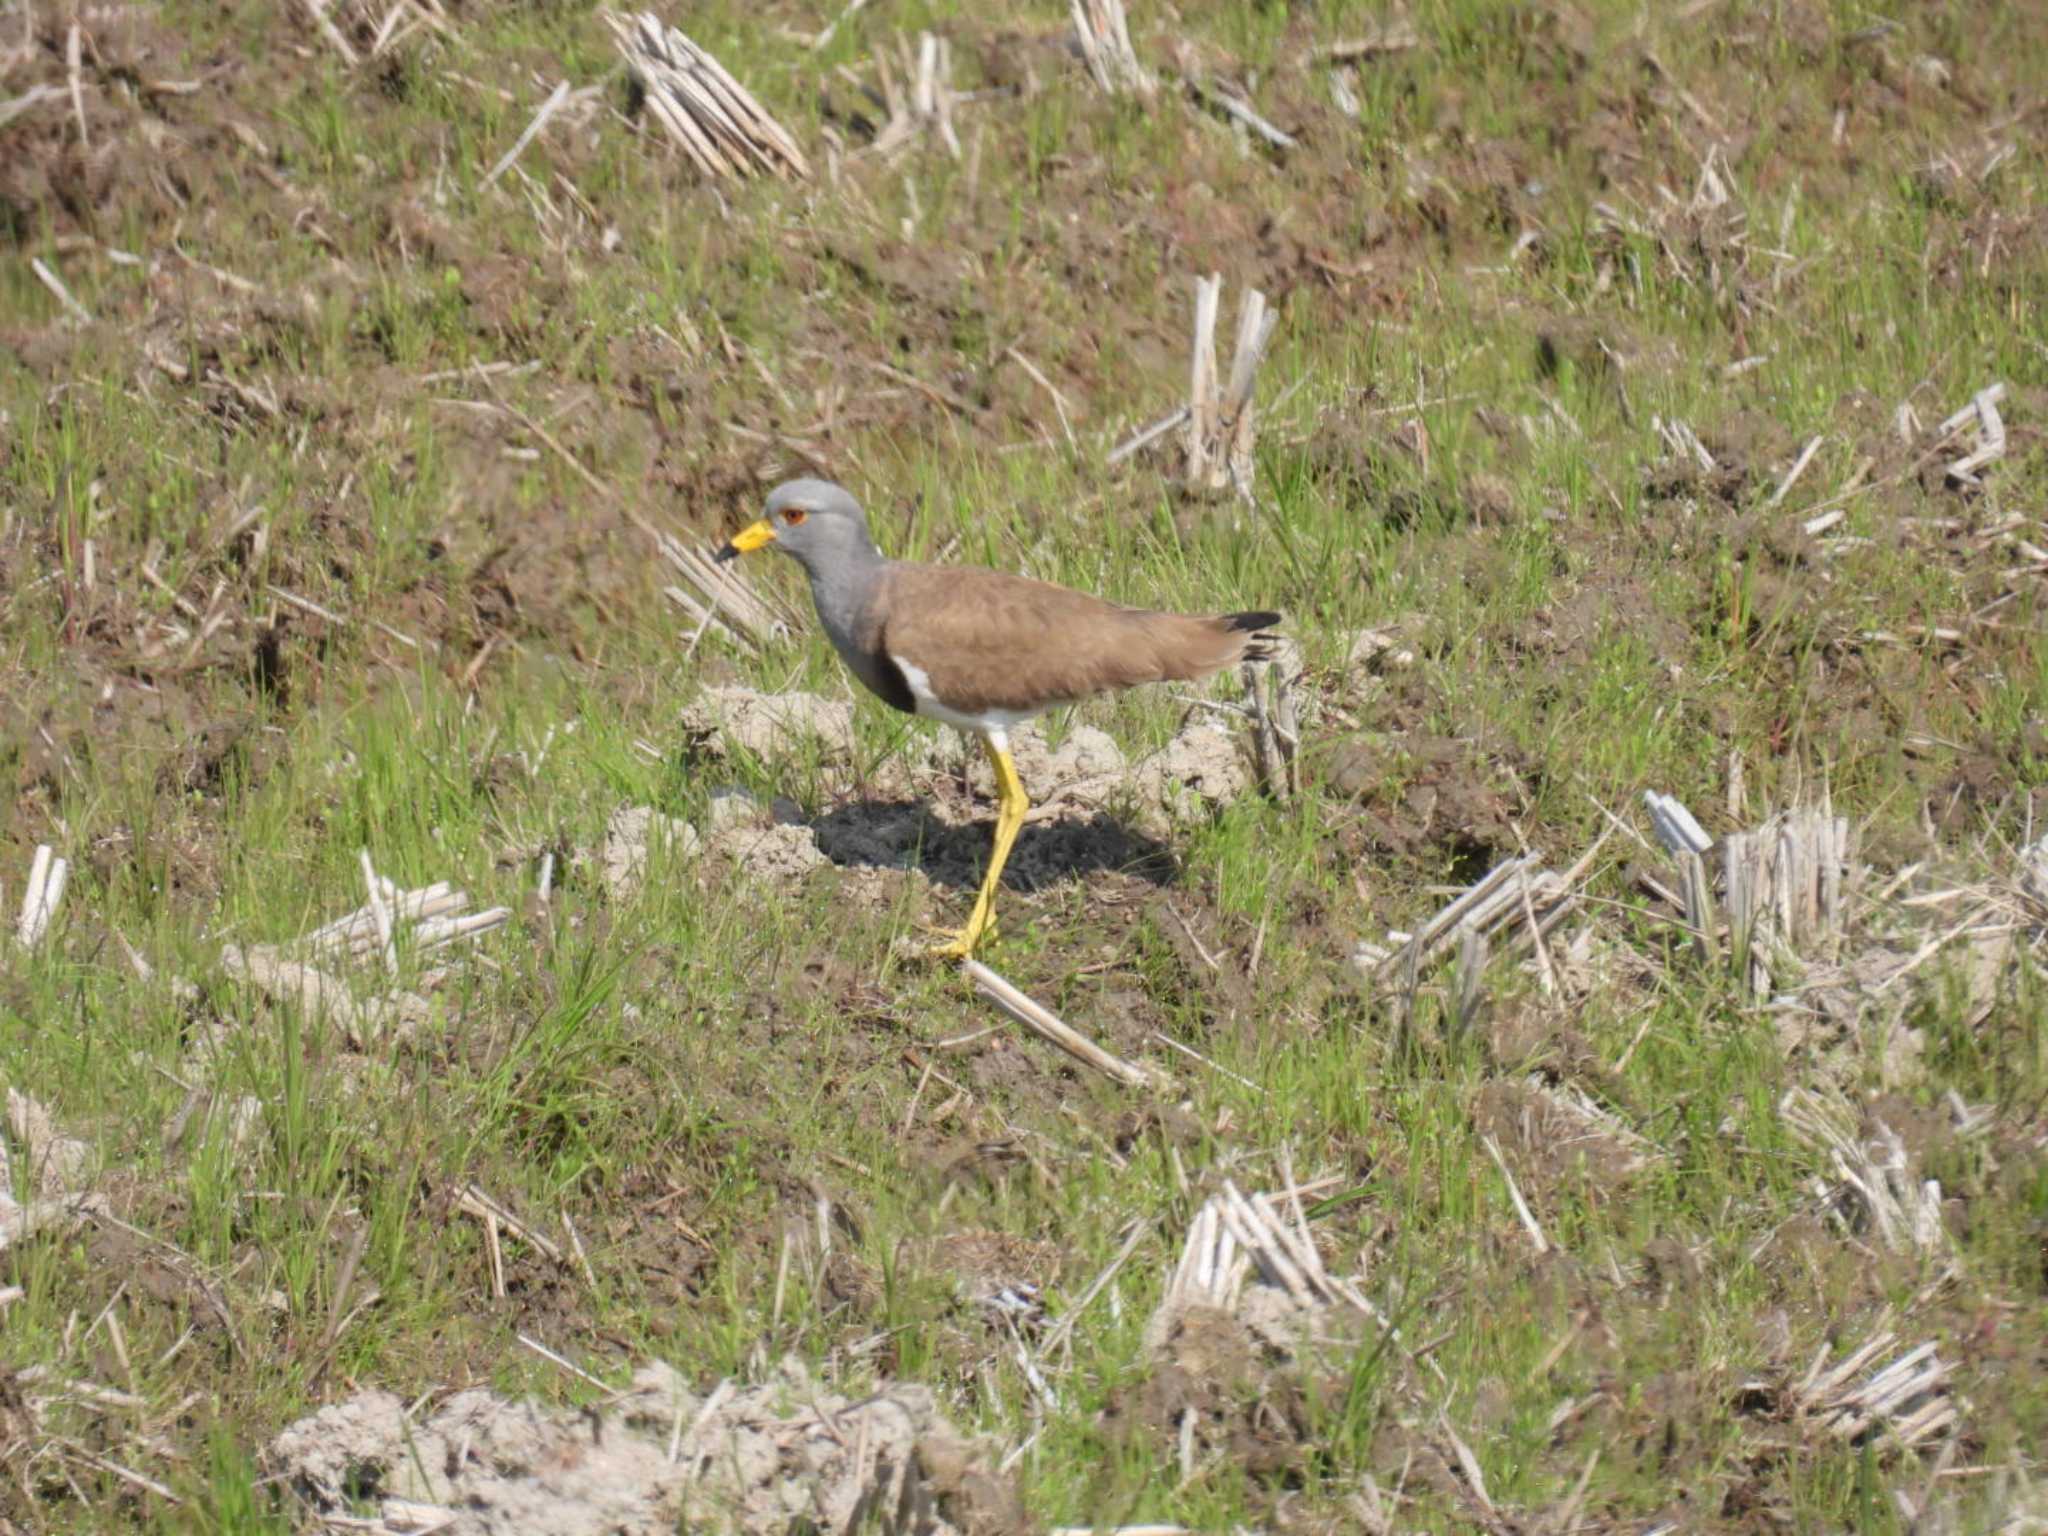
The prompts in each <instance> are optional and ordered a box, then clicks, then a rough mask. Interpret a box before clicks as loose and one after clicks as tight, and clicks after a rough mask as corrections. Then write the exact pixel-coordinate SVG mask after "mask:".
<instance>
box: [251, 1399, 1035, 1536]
mask: <svg viewBox="0 0 2048 1536" xmlns="http://www.w3.org/2000/svg"><path fill="white" fill-rule="evenodd" d="M265 1460H266V1462H267V1463H268V1465H269V1467H270V1469H271V1471H272V1473H273V1474H274V1475H275V1476H277V1477H279V1478H281V1479H284V1480H286V1481H288V1482H289V1484H290V1486H291V1487H292V1488H293V1489H294V1490H295V1491H296V1492H297V1493H298V1494H299V1495H300V1496H301V1497H302V1498H304V1499H305V1500H306V1501H307V1502H308V1503H309V1504H310V1505H311V1506H312V1507H313V1509H314V1510H316V1511H318V1512H319V1514H320V1515H322V1516H323V1517H328V1516H348V1515H351V1514H355V1513H357V1512H358V1511H359V1510H360V1509H361V1508H362V1507H363V1506H366V1505H371V1506H374V1507H376V1508H378V1510H379V1512H380V1515H381V1521H380V1522H379V1524H378V1525H376V1526H375V1527H365V1528H369V1529H378V1530H383V1531H389V1532H398V1531H404V1530H425V1529H436V1530H440V1531H443V1532H445V1533H447V1536H512V1533H514V1532H520V1533H524V1532H531V1531H547V1532H550V1533H552V1536H666V1533H669V1532H672V1531H675V1530H677V1529H684V1530H692V1531H718V1532H730V1533H753V1532H760V1533H763V1536H767V1533H771V1532H772V1533H775V1536H782V1533H784V1532H787V1531H791V1530H797V1529H814V1530H833V1531H850V1530H854V1529H857V1528H862V1527H864V1526H866V1525H867V1523H868V1522H870V1521H872V1522H874V1523H875V1525H876V1526H877V1527H878V1528H879V1529H882V1530H885V1531H911V1530H915V1531H918V1532H931V1533H935V1536H947V1533H952V1532H984V1531H985V1532H998V1531H1011V1530H1023V1529H1025V1528H1026V1523H1025V1521H1024V1518H1023V1511H1022V1508H1021V1506H1020V1505H1019V1503H1018V1500H1017V1496H1016V1493H1015V1490H1014V1488H1013V1487H1012V1486H1011V1485H1009V1484H1008V1483H1006V1482H1004V1481H1003V1480H1001V1479H999V1478H998V1477H996V1476H995V1475H994V1474H992V1473H990V1472H988V1471H987V1470H985V1466H984V1463H983V1459H982V1457H981V1456H980V1454H979V1452H978V1450H977V1448H976V1447H974V1446H972V1445H969V1444H968V1443H966V1442H963V1441H962V1440H961V1439H960V1438H959V1437H958V1436H957V1435H956V1434H954V1433H953V1431H952V1430H951V1428H950V1427H948V1425H947V1424H946V1422H945V1420H944V1419H943V1418H942V1417H941V1416H940V1414H939V1411H938V1407H937V1404H936V1402H935V1401H934V1399H933V1397H932V1394H931V1393H930V1391H928V1390H927V1389H926V1388H924V1387H921V1386H914V1385H910V1384H907V1383H900V1382H899V1383H888V1384H885V1385H884V1386H882V1387H881V1388H880V1389H879V1390H878V1391H876V1392H873V1393H871V1394H868V1395H866V1396H863V1397H860V1398H858V1399H854V1398H849V1397H845V1396H842V1395H841V1394H839V1393H836V1392H833V1391H831V1390H829V1389H827V1388H825V1387H823V1386H821V1385H819V1384H818V1383H816V1382H814V1381H813V1380H812V1379H811V1378H810V1375H809V1373H808V1372H806V1371H805V1369H804V1367H803V1366H802V1364H801V1363H800V1362H798V1361H796V1360H793V1359H791V1360H785V1361H783V1362H782V1364H781V1366H780V1367H779V1368H778V1369H777V1371H776V1374H775V1375H774V1376H773V1377H771V1378H770V1379H769V1380H767V1381H765V1382H762V1383H760V1384H758V1385H756V1386H751V1387H743V1388H740V1389H739V1390H737V1391H734V1390H731V1389H730V1387H729V1385H724V1384H722V1385H721V1386H720V1387H718V1388H717V1389H715V1390H714V1391H713V1392H712V1393H711V1394H710V1395H709V1396H708V1397H705V1398H701V1399H700V1398H699V1397H698V1396H697V1395H696V1394H694V1393H692V1392H691V1391H689V1390H688V1389H687V1388H686V1387H685V1386H684V1384H683V1381H682V1378H681V1377H680V1376H679V1375H678V1374H677V1373H676V1372H675V1371H674V1370H673V1369H672V1368H670V1367H669V1366H667V1365H663V1364H659V1363H656V1364H651V1365H647V1366H643V1367H642V1368H641V1369H640V1370H639V1371H638V1372H637V1373H636V1374H635V1375H634V1377H633V1382H632V1385H631V1387H630V1388H629V1389H628V1390H627V1391H626V1392H624V1393H622V1394H620V1395H619V1397H618V1398H617V1399H615V1400H614V1401H613V1402H612V1403H611V1404H610V1405H608V1407H606V1408H602V1409H599V1408H592V1409H588V1410H584V1411H577V1410H573V1409H551V1408H546V1407H543V1406H541V1405H539V1404H537V1403H534V1402H531V1401H523V1402H509V1401H507V1400H506V1399H504V1398H501V1397H498V1396H496V1395H494V1394H493V1393H490V1392H486V1391H469V1392H459V1393H457V1394H456V1395H455V1396H453V1397H451V1398H449V1399H448V1400H447V1401H446V1402H444V1403H443V1404H442V1405H441V1406H440V1408H439V1409H438V1410H436V1411H435V1412H434V1414H433V1415H432V1416H431V1417H430V1418H428V1419H426V1420H425V1421H423V1422H410V1421H408V1418H407V1415H406V1411H405V1405H404V1402H403V1401H402V1400H401V1399H400V1398H399V1397H398V1396H397V1395H396V1394H394V1393H390V1392H385V1391H381V1390H375V1389H373V1390H370V1391H367V1392H363V1393H359V1394H358V1395H357V1396H355V1397H352V1398H350V1399H348V1400H347V1401H346V1402H342V1403H337V1404H335V1405H333V1406H331V1407H328V1408H323V1409H321V1410H320V1411H319V1412H318V1413H315V1414H313V1415H311V1416H310V1417H308V1418H304V1419H301V1420H300V1421H299V1422H298V1423H296V1424H293V1425H292V1426H291V1427H290V1428H288V1429H286V1430H285V1431H284V1432H283V1433H282V1434H280V1435H279V1436H278V1437H277V1438H276V1439H275V1440H274V1441H272V1442H271V1444H270V1446H269V1448H268V1450H267V1451H266V1452H265Z"/></svg>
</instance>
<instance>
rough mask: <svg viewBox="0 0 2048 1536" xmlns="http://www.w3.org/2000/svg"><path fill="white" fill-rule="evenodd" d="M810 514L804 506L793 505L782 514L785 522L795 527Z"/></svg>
mask: <svg viewBox="0 0 2048 1536" xmlns="http://www.w3.org/2000/svg"><path fill="white" fill-rule="evenodd" d="M809 516H810V513H808V512H806V511H805V510H804V509H803V508H802V507H791V508H790V509H789V510H788V511H787V512H785V513H783V514H782V520H783V521H784V522H785V523H787V524H789V526H790V527H792V528H794V527H795V526H796V525H797V524H798V523H800V522H802V521H803V520H804V519H805V518H807V517H809Z"/></svg>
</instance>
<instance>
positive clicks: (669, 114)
mask: <svg viewBox="0 0 2048 1536" xmlns="http://www.w3.org/2000/svg"><path fill="white" fill-rule="evenodd" d="M604 23H605V25H606V26H607V27H609V28H610V29H611V34H612V39H613V41H614V42H615V43H616V44H617V45H618V50H619V52H620V54H621V55H623V56H624V58H625V60H626V66H627V67H628V68H629V69H631V70H632V72H633V76H634V78H635V79H637V80H638V81H639V82H640V84H641V86H642V87H643V88H644V89H645V91H646V92H647V107H648V110H649V111H651V112H652V113H653V114H654V116H655V119H656V121H658V122H659V123H660V124H661V126H662V128H663V130H664V131H665V132H666V133H667V134H668V136H669V138H670V139H671V140H672V141H673V142H674V143H675V144H676V146H677V147H678V148H679V149H681V150H682V151H683V153H684V155H685V156H687V157H688V159H689V160H690V162H691V164H693V165H695V166H696V167H697V169H698V170H699V171H701V172H702V173H703V174H704V175H705V176H707V177H710V178H711V179H712V180H714V181H722V180H734V181H744V180H746V179H747V178H749V177H752V176H762V175H770V176H779V177H782V178H784V179H785V180H795V181H807V180H809V179H810V174H811V167H810V163H809V162H808V161H806V160H805V159H804V155H803V151H802V150H800V149H799V148H797V143H796V140H795V139H794V138H792V137H791V136H790V134H789V131H788V130H787V129H786V128H784V127H783V126H782V125H781V124H780V123H778V122H776V121H775V119H774V118H773V117H770V116H769V115H768V112H767V110H766V109H765V108H764V107H762V105H761V104H760V102H758V101H756V100H755V99H754V97H753V94H752V93H751V92H749V91H748V90H747V88H746V87H745V86H743V85H741V84H740V83H739V81H737V80H735V79H734V78H733V77H732V75H731V74H730V73H729V72H728V71H727V70H726V68H725V66H724V65H723V64H720V63H719V62H718V60H717V59H715V58H713V57H712V56H711V55H710V54H708V53H706V52H705V51H704V50H703V49H702V48H700V47H698V46H697V45H696V44H695V43H693V42H691V41H690V39H689V38H687V37H685V36H684V35H683V33H682V32H681V31H679V30H678V29H676V28H675V27H666V28H665V27H663V25H662V23H661V18H660V17H658V16H656V15H655V14H654V13H653V12H652V11H641V12H639V13H638V14H636V15H633V16H620V15H617V14H615V13H613V12H610V11H607V12H605V13H604Z"/></svg>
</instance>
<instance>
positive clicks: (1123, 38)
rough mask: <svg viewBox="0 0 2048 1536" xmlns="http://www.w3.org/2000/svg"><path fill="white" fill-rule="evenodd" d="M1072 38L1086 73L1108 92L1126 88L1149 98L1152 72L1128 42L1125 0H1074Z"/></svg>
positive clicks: (1152, 85)
mask: <svg viewBox="0 0 2048 1536" xmlns="http://www.w3.org/2000/svg"><path fill="white" fill-rule="evenodd" d="M1074 40H1075V42H1076V43H1077V44H1078V45H1079V47H1080V50H1081V59H1082V62H1084V63H1085V64H1086V65H1087V66H1088V73H1089V74H1090V75H1091V76H1092V77H1093V78H1094V80H1095V83H1096V84H1097V85H1098V86H1100V87H1101V88H1102V89H1103V90H1104V91H1105V92H1106V93H1107V94H1109V95H1111V96H1119V95H1122V94H1124V93H1125V92H1129V93H1131V94H1132V95H1135V96H1138V97H1139V98H1141V99H1142V100H1145V101H1150V100H1151V99H1152V93H1153V90H1154V83H1153V80H1152V74H1151V71H1149V70H1148V69H1146V68H1145V66H1144V65H1143V64H1141V63H1139V62H1138V50H1137V49H1135V48H1133V47H1132V46H1131V27H1130V22H1129V21H1128V20H1127V19H1126V18H1125V16H1124V0H1074Z"/></svg>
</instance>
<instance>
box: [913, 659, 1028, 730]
mask: <svg viewBox="0 0 2048 1536" xmlns="http://www.w3.org/2000/svg"><path fill="white" fill-rule="evenodd" d="M889 659H890V660H891V661H893V662H895V663H896V670H897V671H899V672H901V673H902V674H903V681H904V682H906V683H908V684H909V685H910V694H911V697H912V698H913V699H915V700H916V701H917V712H918V713H919V714H920V715H923V716H924V717H925V718H926V719H928V720H943V721H944V722H945V723H946V724H947V725H951V726H957V727H959V728H960V729H961V730H963V731H972V732H974V734H975V735H977V736H985V737H987V738H988V740H989V741H990V743H991V744H993V745H994V746H995V748H996V749H997V750H998V751H1001V752H1007V751H1009V750H1010V727H1011V726H1013V725H1020V724H1022V723H1023V722H1024V721H1026V720H1029V719H1031V718H1032V717H1033V716H1034V715H1042V714H1044V713H1045V711H1044V710H1042V709H989V710H984V711H982V712H981V713H980V714H973V715H970V714H968V713H966V712H965V711H963V710H958V709H949V708H948V707H947V706H946V705H944V704H941V703H940V702H939V701H938V699H937V697H936V696H934V694H933V693H932V680H931V676H930V674H929V673H927V672H926V671H925V670H924V668H923V667H920V666H918V665H917V664H916V663H915V662H911V661H905V660H904V659H903V658H902V657H901V656H898V655H896V654H895V653H894V652H891V653H890V656H889Z"/></svg>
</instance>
